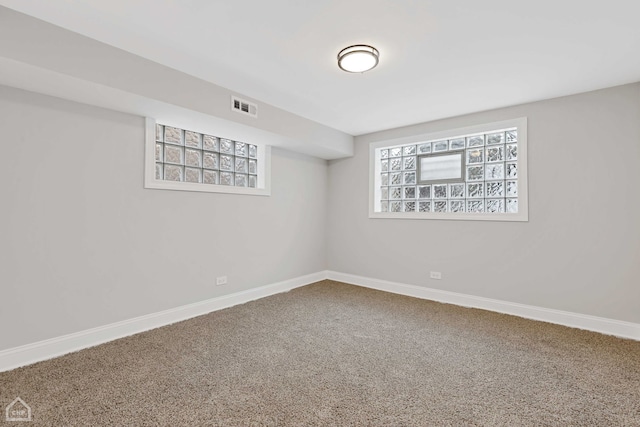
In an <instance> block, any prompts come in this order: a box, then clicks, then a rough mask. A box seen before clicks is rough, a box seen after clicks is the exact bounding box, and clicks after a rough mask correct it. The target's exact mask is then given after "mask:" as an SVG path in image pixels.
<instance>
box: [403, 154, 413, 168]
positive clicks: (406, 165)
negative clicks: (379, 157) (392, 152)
mask: <svg viewBox="0 0 640 427" xmlns="http://www.w3.org/2000/svg"><path fill="white" fill-rule="evenodd" d="M403 163H404V164H403V166H404V169H405V170H413V169H415V168H416V158H415V157H404V158H403Z"/></svg>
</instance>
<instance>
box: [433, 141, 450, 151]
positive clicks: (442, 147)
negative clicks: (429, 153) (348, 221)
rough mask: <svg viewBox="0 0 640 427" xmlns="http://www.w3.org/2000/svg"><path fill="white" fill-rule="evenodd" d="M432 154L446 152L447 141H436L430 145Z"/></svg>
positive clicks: (447, 147)
mask: <svg viewBox="0 0 640 427" xmlns="http://www.w3.org/2000/svg"><path fill="white" fill-rule="evenodd" d="M432 146H433V152H434V153H439V152H441V151H447V150H448V149H449V143H448V142H447V141H438V142H434V143H432Z"/></svg>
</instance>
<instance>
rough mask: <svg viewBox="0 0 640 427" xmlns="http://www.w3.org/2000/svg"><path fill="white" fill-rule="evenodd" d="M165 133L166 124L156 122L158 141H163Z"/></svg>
mask: <svg viewBox="0 0 640 427" xmlns="http://www.w3.org/2000/svg"><path fill="white" fill-rule="evenodd" d="M163 133H164V126H162V125H159V124H157V123H156V141H160V142H162V134H163Z"/></svg>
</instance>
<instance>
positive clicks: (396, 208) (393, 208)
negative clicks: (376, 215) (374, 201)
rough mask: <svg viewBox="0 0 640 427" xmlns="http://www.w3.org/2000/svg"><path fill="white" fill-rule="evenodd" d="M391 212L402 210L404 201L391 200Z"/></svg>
mask: <svg viewBox="0 0 640 427" xmlns="http://www.w3.org/2000/svg"><path fill="white" fill-rule="evenodd" d="M389 212H402V202H389Z"/></svg>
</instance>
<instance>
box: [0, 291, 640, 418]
mask: <svg viewBox="0 0 640 427" xmlns="http://www.w3.org/2000/svg"><path fill="white" fill-rule="evenodd" d="M16 396H20V397H22V398H23V399H24V400H25V402H27V403H28V404H29V405H30V406H31V408H32V410H33V422H32V423H28V425H47V426H75V425H78V426H110V425H118V426H147V425H149V426H151V425H158V426H369V425H371V426H640V342H637V341H631V340H623V339H619V338H614V337H610V336H605V335H600V334H597V333H591V332H586V331H581V330H576V329H570V328H566V327H562V326H557V325H551V324H547V323H543V322H535V321H529V320H525V319H521V318H517V317H513V316H507V315H501V314H496V313H491V312H487V311H483V310H476V309H466V308H460V307H456V306H452V305H446V304H439V303H434V302H430V301H424V300H418V299H413V298H408V297H402V296H398V295H393V294H388V293H384V292H378V291H373V290H369V289H364V288H359V287H356V286H350V285H346V284H342V283H337V282H331V281H324V282H319V283H316V284H313V285H309V286H306V287H303V288H300V289H296V290H294V291H291V292H288V293H285V294H279V295H275V296H272V297H269V298H265V299H262V300H259V301H254V302H251V303H247V304H244V305H241V306H236V307H232V308H229V309H226V310H221V311H218V312H215V313H211V314H208V315H206V316H201V317H198V318H195V319H191V320H188V321H185V322H181V323H177V324H174V325H171V326H167V327H163V328H159V329H155V330H153V331H150V332H146V333H143V334H139V335H135V336H132V337H128V338H124V339H120V340H117V341H114V342H111V343H107V344H104V345H101V346H97V347H94V348H91V349H87V350H83V351H80V352H77V353H73V354H69V355H66V356H63V357H60V358H57V359H54V360H50V361H45V362H41V363H37V364H34V365H31V366H27V367H24V368H20V369H16V370H14V371H10V372H5V373H0V405H1V406H2V408H4V407H5V406H6V405H7V404H8V403H9V402H11V401H12V400H13V399H14V398H15V397H16ZM2 419H3V420H4V414H3V416H2ZM7 425H14V426H15V425H27V423H16V422H13V423H7Z"/></svg>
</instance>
